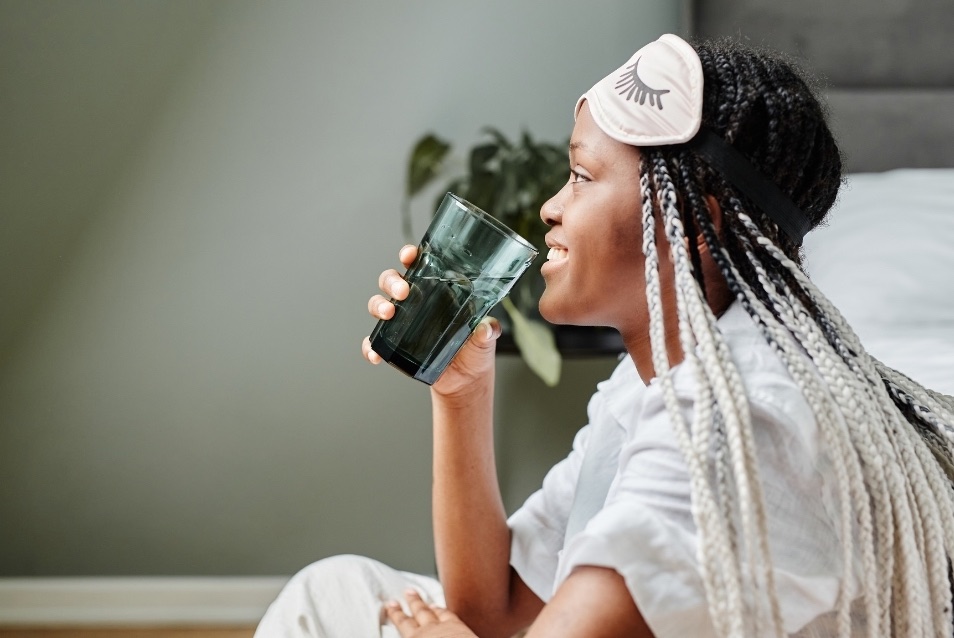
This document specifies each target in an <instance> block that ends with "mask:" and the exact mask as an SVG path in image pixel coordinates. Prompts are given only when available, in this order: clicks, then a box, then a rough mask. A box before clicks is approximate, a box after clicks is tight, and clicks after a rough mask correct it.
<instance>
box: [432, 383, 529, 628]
mask: <svg viewBox="0 0 954 638" xmlns="http://www.w3.org/2000/svg"><path fill="white" fill-rule="evenodd" d="M488 377H489V378H483V379H481V380H480V381H479V383H478V384H475V385H474V386H472V387H471V388H468V391H467V393H466V394H461V395H458V396H455V397H453V398H448V397H445V396H442V395H440V394H438V393H436V392H433V393H432V402H433V415H434V484H433V517H434V539H435V549H436V554H437V567H438V572H439V573H440V578H441V582H442V584H443V585H444V592H445V596H446V599H447V606H448V608H449V609H451V610H452V611H454V612H455V613H457V614H458V615H459V616H460V617H461V619H462V620H464V622H466V623H467V624H468V625H470V626H471V627H473V628H474V630H475V631H476V633H477V634H478V635H480V636H482V637H483V636H494V635H497V634H498V632H506V631H507V630H508V628H509V627H511V626H513V619H511V618H509V615H510V612H511V605H510V589H511V587H510V578H511V576H510V531H509V529H508V528H507V521H506V513H505V510H504V506H503V501H502V499H501V496H500V487H499V484H498V482H497V467H496V463H495V459H494V443H493V387H494V386H493V374H492V373H491V374H490V375H488ZM488 621H491V623H490V624H491V626H488ZM501 635H503V634H501Z"/></svg>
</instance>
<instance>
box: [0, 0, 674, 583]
mask: <svg viewBox="0 0 954 638" xmlns="http://www.w3.org/2000/svg"><path fill="white" fill-rule="evenodd" d="M679 6H680V5H679V3H674V2H671V1H667V0H644V1H640V2H626V1H617V2H611V1H603V2H593V3H589V4H580V3H577V2H570V1H568V0H551V1H548V2H533V1H530V0H523V1H512V0H489V1H487V2H480V3H475V2H468V3H463V2H460V3H458V2H424V1H422V0H419V1H408V2H392V1H391V0H355V1H354V2H350V3H332V2H292V1H286V2H269V3H257V2H251V1H245V2H224V1H222V2H204V3H203V2H196V3H185V2H180V3H176V2H158V1H153V2H148V1H142V2H136V3H128V2H122V1H120V0H116V1H108V2H107V1H98V2H97V1H93V0H90V1H88V2H83V3H65V2H53V1H46V0H40V1H32V2H27V1H21V2H12V1H7V0H4V1H3V2H0V96H3V97H2V98H0V99H2V102H0V104H2V105H4V107H5V108H6V109H7V110H6V117H3V118H0V120H2V124H0V168H2V170H3V172H4V176H3V182H4V188H3V189H0V210H2V214H0V224H2V229H3V230H2V231H0V236H2V239H0V251H2V255H0V258H2V259H3V261H2V262H0V263H2V265H3V268H2V269H0V575H2V576H30V575H64V576H65V575H127V574H157V575H158V574H182V575H188V574H204V575H215V574H221V575H231V574H241V575H256V574H276V575H278V574H289V573H292V572H293V571H295V570H297V569H298V568H300V567H301V566H303V565H304V564H306V563H307V562H310V561H312V560H315V559H318V558H322V557H324V556H328V555H331V554H337V553H343V552H353V553H360V554H366V555H370V556H373V557H375V558H378V559H380V560H384V561H386V562H389V563H391V564H393V565H395V566H398V567H401V568H405V569H413V570H418V571H432V570H433V558H432V544H431V540H430V533H431V532H430V521H429V497H430V475H429V472H430V467H429V464H430V436H429V427H430V426H429V400H428V393H427V390H426V388H425V387H424V386H422V385H420V384H417V383H416V382H412V381H409V380H408V379H406V378H404V377H403V376H401V375H400V374H398V373H396V372H394V371H392V370H390V369H387V368H386V367H373V366H370V365H367V364H366V363H365V362H364V360H363V359H362V358H361V355H360V342H361V339H362V337H363V336H364V335H366V334H367V333H368V332H369V331H370V329H371V327H372V324H373V322H372V321H371V319H370V318H369V317H368V316H367V314H366V310H365V307H366V300H367V298H368V296H369V295H371V294H372V293H374V292H375V281H376V278H377V274H378V273H379V272H380V271H381V270H382V269H383V268H385V267H389V266H392V265H394V264H395V260H394V257H393V256H394V255H395V253H396V250H397V248H398V247H399V246H400V245H401V243H402V239H401V237H400V232H399V228H400V224H399V216H398V207H399V201H400V195H401V188H402V178H403V174H402V167H403V163H404V161H405V157H406V154H407V152H408V150H409V147H410V145H411V144H412V142H413V141H414V140H415V139H416V138H417V137H418V136H419V135H421V134H422V133H423V132H425V131H428V130H433V131H435V132H437V133H439V134H441V135H442V136H444V137H446V138H449V139H451V140H452V141H454V143H455V144H456V145H457V147H458V148H465V147H466V146H467V145H469V144H471V143H473V142H474V141H475V140H476V139H477V137H478V135H479V131H480V128H481V127H482V126H484V125H494V126H496V127H498V128H500V129H502V130H504V131H505V132H508V133H510V134H514V133H517V132H518V131H519V130H520V129H521V128H522V127H528V128H529V129H530V130H531V131H532V132H533V133H534V134H535V135H536V136H537V137H539V138H542V139H550V140H553V141H557V140H560V139H563V138H565V137H566V135H567V134H568V133H569V131H570V128H571V127H572V107H573V104H574V103H575V101H576V98H577V97H578V95H579V94H581V93H582V92H583V91H585V90H586V89H587V88H589V86H590V85H591V84H592V83H593V82H595V81H596V80H597V79H599V78H600V77H602V76H603V75H604V74H605V73H607V72H608V70H610V69H611V68H613V67H614V65H617V64H619V63H621V62H622V61H623V60H625V59H626V57H628V56H629V55H630V54H631V53H632V52H633V51H634V50H635V49H636V48H638V47H639V46H641V45H642V44H644V43H645V42H647V41H649V40H651V39H653V38H655V37H656V36H657V35H658V34H659V33H661V32H665V31H672V30H678V29H679V24H680V22H679V20H680V15H681V14H680V11H679ZM10 96H16V97H15V98H13V97H10ZM458 161H460V160H459V159H458ZM427 214H428V211H426V210H423V209H421V210H418V211H416V212H415V216H416V228H417V229H418V230H419V231H420V230H423V225H424V220H425V219H426V216H427ZM614 363H615V362H614V361H612V360H606V359H602V360H593V361H576V362H570V363H568V364H567V365H566V370H565V374H564V381H563V383H562V384H561V386H560V387H558V388H555V389H548V388H545V387H544V386H543V385H542V384H541V383H540V382H539V381H538V380H537V379H536V378H534V377H533V376H532V375H531V374H530V373H529V372H527V370H526V368H525V367H524V366H523V364H522V363H521V362H520V361H519V359H516V358H513V357H500V359H499V363H498V366H499V372H498V383H499V385H500V386H501V389H500V391H499V396H498V417H499V418H498V426H497V427H498V432H499V446H500V460H501V468H500V471H501V479H502V482H503V485H504V490H505V498H506V501H507V504H508V507H511V508H513V507H516V505H517V504H519V502H520V501H521V500H522V499H523V498H524V497H525V496H526V495H527V494H528V493H529V492H530V491H531V490H533V489H534V488H535V487H536V486H537V485H538V484H539V482H540V479H541V478H542V476H543V473H544V472H545V471H546V469H547V468H548V467H549V465H550V464H551V463H552V462H554V461H555V460H557V459H559V458H560V457H562V456H563V455H564V454H565V453H566V451H567V449H568V446H569V442H570V441H571V439H572V436H573V434H574V432H575V430H576V429H577V428H578V427H579V426H580V425H582V424H583V423H584V422H585V407H586V402H587V400H588V398H589V395H590V394H591V393H592V391H593V389H594V387H595V384H596V382H597V381H598V380H600V379H601V378H603V377H605V376H606V375H607V374H608V373H609V371H610V370H611V369H612V367H613V365H614Z"/></svg>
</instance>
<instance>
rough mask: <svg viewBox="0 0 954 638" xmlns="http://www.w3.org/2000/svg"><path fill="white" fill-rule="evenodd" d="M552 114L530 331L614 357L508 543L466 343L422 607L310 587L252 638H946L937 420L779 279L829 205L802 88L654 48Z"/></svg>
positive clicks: (767, 65)
mask: <svg viewBox="0 0 954 638" xmlns="http://www.w3.org/2000/svg"><path fill="white" fill-rule="evenodd" d="M575 114H576V124H575V126H574V128H573V133H572V137H571V141H570V148H569V169H570V171H569V172H570V177H569V180H568V181H567V183H566V185H565V186H564V187H563V188H562V189H561V190H560V192H559V193H557V194H556V195H554V197H553V198H552V199H551V200H550V201H548V202H547V203H546V205H545V206H544V207H543V210H542V211H541V217H542V218H543V221H544V222H545V223H546V224H547V225H548V226H550V231H549V232H548V234H547V245H548V246H549V247H550V252H549V255H548V256H547V263H546V264H545V265H544V266H543V268H542V273H543V276H544V278H545V280H546V291H545V293H544V295H543V297H542V298H541V300H540V312H541V314H542V315H543V316H544V318H546V319H547V320H549V321H551V322H553V323H565V324H576V325H604V326H613V327H615V328H617V329H618V330H619V331H620V333H621V334H622V336H623V339H624V342H625V344H626V348H627V351H628V355H629V356H628V357H626V358H625V359H624V360H623V361H622V362H621V363H620V365H619V367H618V368H617V370H616V371H615V372H614V374H613V375H612V377H611V378H610V379H608V380H607V381H605V382H603V383H601V384H600V386H599V390H598V392H597V394H596V395H595V396H594V398H593V399H592V401H591V402H590V405H589V417H590V423H589V424H588V425H587V426H586V427H584V428H583V429H582V430H580V432H579V434H578V435H577V437H576V440H575V441H574V446H573V451H572V452H571V453H570V455H569V456H568V457H567V458H566V459H565V460H564V461H562V462H561V463H559V464H558V465H556V466H555V467H554V468H553V469H552V470H551V471H550V473H549V474H548V475H547V477H546V479H545V480H544V484H543V487H542V489H541V490H540V491H539V492H537V493H536V494H534V495H532V496H531V497H530V498H529V499H528V501H527V502H526V504H525V505H524V506H523V507H522V508H521V509H520V510H519V511H517V512H516V513H515V514H514V515H513V516H511V517H510V518H509V519H507V518H506V516H505V512H504V509H503V506H502V503H501V498H500V492H499V488H498V485H497V480H496V467H495V464H494V457H493V442H492V431H493V427H492V405H493V389H494V340H495V338H496V336H497V335H498V333H499V327H498V326H497V325H496V324H495V323H494V322H493V321H487V322H485V323H484V324H482V325H481V326H480V327H479V328H478V329H477V331H476V332H475V334H474V335H473V337H472V338H471V339H470V341H469V342H468V343H467V345H465V347H464V348H463V349H462V350H461V352H460V353H459V354H458V356H457V358H456V359H455V361H454V362H453V363H452V365H451V367H450V368H449V369H448V370H447V372H445V374H444V375H443V376H442V377H441V378H440V379H439V380H438V382H437V383H435V384H434V385H433V386H432V389H431V397H432V402H433V415H434V488H433V511H434V534H435V543H436V551H437V564H438V571H439V575H440V583H438V582H437V581H433V580H431V579H423V578H421V577H419V576H415V575H410V574H401V573H398V572H394V571H393V570H389V569H388V568H386V567H384V566H382V565H380V564H377V563H374V562H373V561H368V560H367V559H359V558H355V557H344V558H342V557H338V558H335V559H328V560H325V561H319V562H318V563H316V564H315V565H313V566H311V567H309V568H306V569H305V570H303V571H302V572H301V573H299V574H298V575H297V576H296V577H295V578H294V579H292V581H291V582H290V583H289V585H288V586H287V587H286V589H285V591H284V592H283V593H282V595H281V596H280V597H279V599H278V600H277V601H276V602H275V604H273V605H272V607H271V608H270V609H269V612H268V613H267V615H266V617H265V619H263V622H262V625H261V626H260V629H259V634H260V635H295V636H325V635H327V636H338V635H341V636H365V635H369V636H370V635H389V633H388V632H391V634H390V635H394V633H393V632H394V631H395V630H397V632H399V633H400V635H401V636H403V637H404V638H411V637H415V638H423V637H439V636H473V635H478V636H481V637H485V638H486V637H492V636H512V635H514V634H515V633H517V632H520V631H522V630H524V629H525V628H528V627H529V630H528V633H527V635H528V636H546V637H548V638H550V637H570V636H581V637H582V636H586V637H598V636H622V635H628V636H656V637H657V638H667V637H670V636H672V637H676V636H679V637H682V636H694V637H706V636H787V635H796V636H870V637H872V638H873V637H875V636H878V637H884V636H918V637H920V636H950V635H951V634H952V628H954V625H952V605H951V602H952V581H951V571H950V560H949V557H950V556H951V555H952V554H954V488H952V480H954V445H952V441H954V429H952V427H951V424H952V423H954V399H952V398H951V397H947V396H943V395H939V394H937V393H934V392H932V391H930V390H927V389H925V388H923V387H921V386H919V385H918V384H917V383H915V382H914V381H912V380H911V379H909V378H907V377H905V376H904V375H902V374H900V373H898V372H896V371H894V370H891V369H890V368H887V367H886V366H884V365H882V364H881V363H880V362H878V361H876V360H874V359H873V358H872V357H871V356H870V355H868V354H867V353H866V352H865V350H864V348H863V347H862V345H861V344H860V343H859V341H858V339H857V337H856V336H855V334H854V333H853V332H852V330H851V328H850V327H849V326H848V325H847V324H846V323H845V321H844V320H843V318H842V317H841V315H840V314H839V313H838V311H837V310H836V309H835V308H834V307H832V306H831V304H830V303H829V302H828V301H827V300H826V299H825V297H824V296H823V295H822V294H821V293H820V292H819V291H818V290H817V289H816V288H815V287H814V286H813V285H812V283H811V281H810V280H809V279H808V277H807V276H806V275H805V273H804V272H803V271H802V269H801V267H800V246H801V240H802V237H803V236H804V234H805V233H806V232H807V231H808V230H810V229H811V228H814V227H815V226H817V225H818V224H819V223H821V222H822V221H823V219H824V217H825V215H826V214H827V212H828V210H829V208H830V207H831V205H832V203H833V202H834V201H835V197H836V195H837V192H838V187H839V185H840V183H841V159H840V156H839V151H838V148H837V146H836V145H835V142H834V140H833V138H832V135H831V133H830V131H829V129H828V126H827V124H826V122H825V117H824V113H823V110H822V108H821V106H820V105H819V102H818V101H817V99H816V98H815V97H814V96H813V94H812V91H811V90H810V88H809V87H808V85H807V84H806V83H805V81H803V79H801V78H800V77H799V75H797V74H796V72H795V71H794V70H793V69H792V67H791V66H790V65H788V64H786V63H784V62H782V61H780V60H779V59H777V58H774V57H772V56H770V55H767V54H763V53H759V52H755V51H752V50H750V49H746V48H744V47H741V46H739V45H737V44H733V43H718V44H710V43H707V44H699V45H696V46H690V45H689V44H687V43H686V42H684V41H683V40H681V39H679V38H678V37H676V36H672V35H666V36H663V37H662V38H660V39H659V40H657V41H656V42H653V43H650V44H649V45H647V46H646V47H644V48H642V49H640V50H639V51H638V52H637V53H636V54H634V55H633V57H632V58H631V59H630V60H628V61H627V62H626V63H625V64H623V65H622V66H621V67H620V68H619V69H617V70H616V71H614V72H613V73H611V74H610V75H608V76H607V77H606V78H604V79H603V80H601V81H600V82H599V83H597V84H596V85H595V86H594V87H593V88H592V89H591V90H590V91H588V92H587V93H586V94H585V95H584V96H583V97H581V98H580V101H579V102H578V104H577V107H576V112H575ZM414 257H415V249H414V248H413V247H410V246H409V247H405V248H404V249H402V251H401V254H400V259H401V262H402V263H403V264H404V266H405V267H406V266H408V265H409V264H410V263H411V262H412V261H413V259H414ZM379 286H380V288H381V290H382V292H383V293H384V294H385V295H388V296H390V297H391V298H393V299H403V298H404V297H405V296H406V295H407V293H408V287H407V283H406V282H404V280H403V279H402V278H401V276H400V274H399V273H398V272H397V271H395V270H388V271H386V272H384V273H382V275H381V277H380V280H379ZM368 309H369V311H370V313H371V314H372V315H373V316H374V317H377V318H380V319H389V318H390V317H391V316H393V312H394V309H393V305H392V304H391V302H390V301H389V300H388V298H386V297H384V296H381V295H376V296H374V297H373V298H372V299H371V300H370V301H369V305H368ZM363 351H364V355H365V357H367V358H368V360H370V361H371V362H372V363H377V362H379V361H380V358H379V357H377V355H376V354H375V353H374V352H373V351H371V349H370V346H369V343H368V341H367V340H365V342H364V345H363ZM406 586H411V587H412V591H410V592H408V593H407V594H406V599H407V609H406V610H405V609H403V608H402V607H401V606H400V605H399V604H398V603H396V602H393V599H394V598H397V597H398V596H399V595H400V594H401V592H402V590H403V589H404V588H405V587H406ZM388 601H392V602H388ZM436 605H441V607H437V606H436ZM444 606H446V608H447V609H444V608H443V607H444ZM447 610H450V611H447ZM339 617H340V622H341V623H342V624H335V623H337V622H339ZM388 621H390V622H388ZM361 622H366V624H365V625H360V623H361Z"/></svg>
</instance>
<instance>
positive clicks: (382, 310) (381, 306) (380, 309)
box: [378, 301, 388, 315]
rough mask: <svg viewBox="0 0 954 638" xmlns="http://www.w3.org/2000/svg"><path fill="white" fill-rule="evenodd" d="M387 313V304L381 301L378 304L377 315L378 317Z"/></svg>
mask: <svg viewBox="0 0 954 638" xmlns="http://www.w3.org/2000/svg"><path fill="white" fill-rule="evenodd" d="M387 311H388V302H386V301H382V302H381V303H380V304H378V314H379V315H383V314H384V313H385V312H387Z"/></svg>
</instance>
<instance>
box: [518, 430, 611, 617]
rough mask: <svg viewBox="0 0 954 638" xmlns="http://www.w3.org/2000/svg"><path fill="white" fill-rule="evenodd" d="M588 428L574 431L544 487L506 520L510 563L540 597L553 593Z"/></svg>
mask: <svg viewBox="0 0 954 638" xmlns="http://www.w3.org/2000/svg"><path fill="white" fill-rule="evenodd" d="M591 430H592V426H591V425H586V426H584V427H583V428H582V429H580V431H579V432H577V434H576V436H575V437H574V439H573V449H572V451H571V452H570V454H569V456H567V457H566V458H565V459H563V460H562V461H560V462H559V463H557V464H556V465H554V466H553V468H551V469H550V471H549V472H548V473H547V475H546V477H545V478H544V479H543V487H542V488H541V489H539V490H537V491H536V492H534V493H533V494H531V495H530V497H529V498H528V499H527V500H526V502H525V503H524V504H523V506H522V507H521V508H520V509H518V510H517V511H516V512H514V514H513V515H512V516H511V517H510V519H509V520H508V521H507V525H508V526H509V527H510V564H511V565H512V566H513V568H514V569H515V570H516V571H517V573H518V574H520V578H522V579H523V582H524V583H526V585H527V586H528V587H529V588H530V589H531V591H533V593H534V594H536V595H537V596H538V597H539V598H540V599H541V600H543V601H547V600H549V599H550V596H551V595H552V594H553V581H554V578H555V577H556V570H557V561H558V559H559V555H560V551H561V549H562V548H563V540H564V536H565V534H566V522H567V518H568V517H569V514H570V507H571V506H572V503H573V494H574V492H575V490H576V481H577V478H578V477H579V475H580V466H581V465H582V463H583V455H584V453H585V451H586V445H587V441H588V440H589V436H590V431H591Z"/></svg>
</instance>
